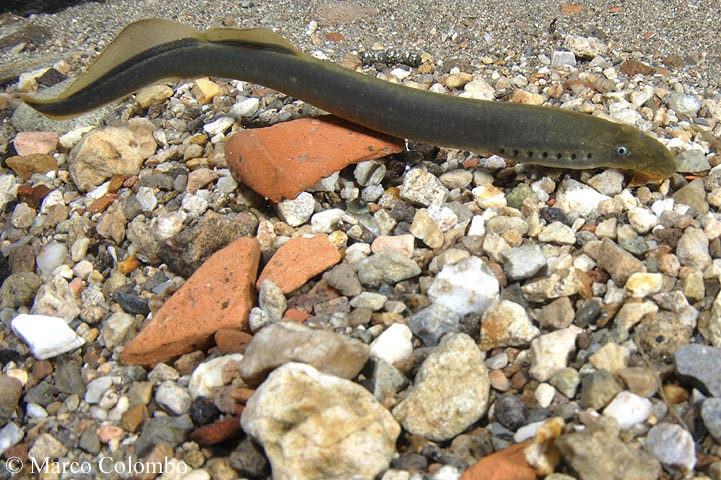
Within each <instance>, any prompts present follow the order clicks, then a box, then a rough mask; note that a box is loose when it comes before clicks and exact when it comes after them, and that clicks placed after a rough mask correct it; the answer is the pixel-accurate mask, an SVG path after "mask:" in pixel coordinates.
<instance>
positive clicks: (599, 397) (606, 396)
mask: <svg viewBox="0 0 721 480" xmlns="http://www.w3.org/2000/svg"><path fill="white" fill-rule="evenodd" d="M621 390H622V386H621V385H620V384H619V382H618V381H617V380H616V379H615V378H614V376H613V374H611V372H609V371H608V370H596V371H595V372H592V373H589V374H588V375H586V376H585V377H583V379H582V380H581V398H580V404H581V406H582V407H583V408H591V409H593V410H600V409H601V408H603V407H605V406H606V405H608V404H609V403H610V402H611V400H612V399H613V398H614V397H615V396H616V395H617V394H618V393H619V392H621Z"/></svg>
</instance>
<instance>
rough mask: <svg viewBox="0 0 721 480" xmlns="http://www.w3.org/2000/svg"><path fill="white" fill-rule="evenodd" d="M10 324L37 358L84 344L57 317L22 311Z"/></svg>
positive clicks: (64, 351)
mask: <svg viewBox="0 0 721 480" xmlns="http://www.w3.org/2000/svg"><path fill="white" fill-rule="evenodd" d="M10 326H11V328H12V330H13V332H15V335H17V336H18V337H20V338H21V339H22V341H23V342H25V343H26V344H27V345H28V346H29V347H30V351H31V352H32V354H33V356H34V357H35V358H37V359H38V360H46V359H48V358H53V357H56V356H58V355H60V354H61V353H66V352H70V351H72V350H75V349H76V348H79V347H81V346H83V345H84V344H85V340H83V339H82V338H80V337H79V336H78V335H76V334H75V332H74V331H73V329H71V328H70V327H69V326H68V324H67V323H65V320H63V319H62V318H59V317H49V316H47V315H29V314H26V313H22V314H20V315H18V316H17V317H15V318H14V319H13V320H12V322H11V323H10Z"/></svg>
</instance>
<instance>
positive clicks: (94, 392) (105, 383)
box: [85, 375, 113, 403]
mask: <svg viewBox="0 0 721 480" xmlns="http://www.w3.org/2000/svg"><path fill="white" fill-rule="evenodd" d="M112 384H113V379H112V378H111V377H110V376H108V375H106V376H104V377H98V378H96V379H94V380H92V381H90V382H89V383H88V385H87V386H86V387H85V403H98V402H100V399H101V398H103V395H104V394H105V392H107V391H108V389H109V388H110V386H111V385H112Z"/></svg>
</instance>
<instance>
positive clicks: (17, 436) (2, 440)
mask: <svg viewBox="0 0 721 480" xmlns="http://www.w3.org/2000/svg"><path fill="white" fill-rule="evenodd" d="M24 435H25V433H24V432H23V431H22V429H21V428H20V427H18V426H17V425H15V424H14V423H13V422H8V423H7V424H6V425H5V426H4V427H3V428H1V429H0V455H2V454H3V453H5V451H6V450H7V449H8V448H10V447H13V446H15V445H17V444H18V443H19V442H20V440H22V439H23V436H24Z"/></svg>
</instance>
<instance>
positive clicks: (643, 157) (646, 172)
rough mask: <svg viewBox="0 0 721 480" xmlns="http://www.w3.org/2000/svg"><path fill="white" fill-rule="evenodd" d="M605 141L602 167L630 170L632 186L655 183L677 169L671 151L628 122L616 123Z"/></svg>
mask: <svg viewBox="0 0 721 480" xmlns="http://www.w3.org/2000/svg"><path fill="white" fill-rule="evenodd" d="M606 140H607V141H604V142H603V144H604V150H605V151H604V152H603V153H602V155H604V156H605V157H606V159H605V161H604V166H606V167H612V168H619V169H623V170H630V171H632V172H633V179H632V180H631V185H643V184H646V183H658V182H660V181H661V180H663V179H665V178H668V177H670V176H671V175H673V174H674V173H675V172H676V161H675V159H674V156H673V154H672V153H671V152H670V151H669V150H668V149H667V148H666V147H665V146H664V145H663V144H661V142H659V141H658V140H656V139H655V138H653V137H651V136H649V135H646V134H645V133H642V132H640V131H638V130H637V129H635V128H633V127H631V126H629V125H620V124H619V125H617V131H616V132H615V135H613V138H611V139H606Z"/></svg>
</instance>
